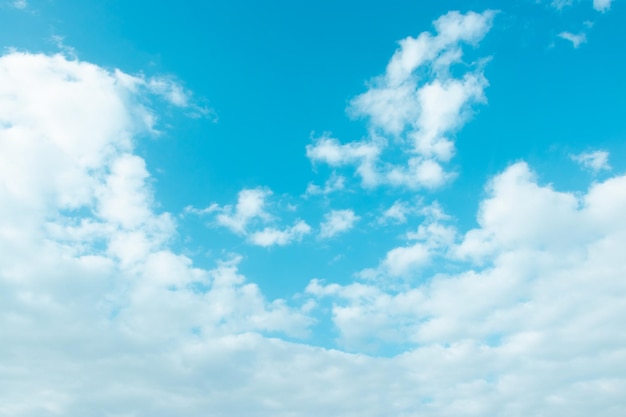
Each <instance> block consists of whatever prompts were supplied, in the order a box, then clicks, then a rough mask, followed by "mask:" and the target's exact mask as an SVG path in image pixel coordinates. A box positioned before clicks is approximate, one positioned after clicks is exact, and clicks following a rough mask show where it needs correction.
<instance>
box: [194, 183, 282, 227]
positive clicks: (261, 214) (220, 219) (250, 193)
mask: <svg viewBox="0 0 626 417" xmlns="http://www.w3.org/2000/svg"><path fill="white" fill-rule="evenodd" d="M271 195H272V192H271V191H270V190H268V189H266V188H251V189H243V190H241V191H240V192H239V194H238V195H237V204H236V205H235V206H234V207H233V206H231V205H227V206H224V207H219V206H216V205H211V206H209V207H208V208H207V209H205V211H208V212H212V211H216V212H219V214H218V215H217V216H216V217H215V220H216V222H217V224H219V225H220V226H224V227H226V228H228V229H230V230H231V231H232V232H233V233H237V234H239V235H245V234H247V233H248V230H247V228H248V226H249V225H250V223H251V222H253V221H255V220H259V221H260V222H268V221H270V220H271V219H272V216H270V214H269V213H267V211H266V210H265V208H266V205H267V203H266V200H267V198H268V197H269V196H271Z"/></svg>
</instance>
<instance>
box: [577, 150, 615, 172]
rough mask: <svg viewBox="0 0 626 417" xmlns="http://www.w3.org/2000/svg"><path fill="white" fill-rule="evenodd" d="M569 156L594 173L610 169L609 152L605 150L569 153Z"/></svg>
mask: <svg viewBox="0 0 626 417" xmlns="http://www.w3.org/2000/svg"><path fill="white" fill-rule="evenodd" d="M570 157H571V158H572V160H573V161H575V162H577V163H579V164H580V166H582V167H583V168H587V169H590V170H591V171H593V172H596V173H597V172H600V171H604V170H610V169H611V166H610V165H609V153H608V152H607V151H593V152H583V153H581V154H578V155H570Z"/></svg>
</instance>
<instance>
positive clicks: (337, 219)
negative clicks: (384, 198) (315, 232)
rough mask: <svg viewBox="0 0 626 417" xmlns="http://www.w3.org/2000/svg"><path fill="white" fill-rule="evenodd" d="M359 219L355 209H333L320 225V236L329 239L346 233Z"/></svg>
mask: <svg viewBox="0 0 626 417" xmlns="http://www.w3.org/2000/svg"><path fill="white" fill-rule="evenodd" d="M359 219H360V217H359V216H357V215H356V214H354V211H353V210H350V209H347V210H332V211H331V212H329V213H327V214H326V216H325V217H324V221H323V222H322V224H321V225H320V237H321V238H323V239H327V238H331V237H334V236H337V235H338V234H340V233H345V232H347V231H348V230H350V229H352V228H353V227H354V225H355V223H356V222H357V221H359Z"/></svg>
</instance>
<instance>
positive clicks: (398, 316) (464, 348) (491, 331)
mask: <svg viewBox="0 0 626 417" xmlns="http://www.w3.org/2000/svg"><path fill="white" fill-rule="evenodd" d="M624 190H626V176H616V177H613V178H610V179H608V180H606V181H604V182H601V183H594V184H592V186H591V187H590V189H589V190H588V191H587V192H583V193H564V192H559V191H556V190H554V189H553V188H552V187H550V186H545V185H540V184H538V183H537V180H536V178H535V176H534V175H533V173H532V172H531V171H530V169H529V168H528V166H527V165H526V164H524V163H519V164H515V165H512V166H511V167H509V168H508V169H507V170H505V171H504V172H503V173H501V174H500V175H498V176H496V177H495V178H494V179H493V180H492V181H491V184H490V186H489V189H488V192H489V195H488V197H487V198H486V199H485V200H484V201H483V203H482V204H481V209H480V211H479V216H478V221H479V225H480V226H479V227H478V228H476V229H474V230H471V231H469V232H467V233H466V234H465V235H464V236H462V238H461V242H462V243H461V247H463V246H464V245H467V243H468V242H469V241H470V240H471V241H472V246H473V248H474V249H478V251H477V252H474V253H475V254H477V253H478V252H480V253H482V256H483V257H482V258H481V259H480V261H482V264H479V263H476V264H473V265H472V264H463V263H462V264H456V266H455V268H454V269H455V270H456V271H455V272H454V273H441V274H438V275H435V276H433V277H430V278H426V277H422V278H420V280H419V281H414V285H409V286H395V287H394V286H393V285H390V284H389V283H387V282H385V281H378V282H377V283H376V284H374V283H366V284H363V283H352V284H347V285H339V284H333V283H330V284H325V283H324V282H322V281H319V280H313V281H311V283H310V284H309V286H308V288H307V292H308V293H309V294H311V295H312V296H314V297H315V298H319V299H324V298H328V299H330V300H332V318H333V321H334V323H335V325H336V327H337V329H338V331H339V335H340V336H339V340H338V341H339V342H340V343H341V344H343V345H344V346H346V347H347V348H349V349H355V350H359V351H361V350H363V349H376V347H377V346H380V345H381V344H382V345H385V344H388V343H391V344H400V345H403V344H409V345H413V346H416V348H415V349H414V350H412V351H410V353H403V354H401V355H399V356H397V357H396V358H394V361H395V360H399V359H400V358H404V359H405V360H406V361H420V360H425V359H426V358H429V359H430V360H432V362H431V363H428V364H427V363H424V362H422V363H421V366H422V367H421V368H420V371H419V372H418V376H417V378H418V379H419V380H420V381H423V383H424V384H425V385H428V386H431V387H432V385H431V384H434V385H436V386H439V388H436V389H434V390H433V391H430V390H429V389H428V388H425V387H424V386H420V387H419V388H416V389H415V393H416V395H419V394H418V393H420V394H422V395H423V394H424V393H425V392H428V393H429V395H428V396H429V400H428V401H426V403H425V404H422V405H420V406H415V408H414V409H412V411H413V412H414V413H415V414H424V415H433V416H446V415H463V416H470V415H500V416H509V415H514V416H520V417H521V416H523V415H540V414H550V415H555V416H566V415H576V416H580V417H583V416H585V415H586V413H592V414H593V413H598V412H601V413H602V414H606V415H614V416H618V415H620V413H622V412H623V410H624V409H626V403H625V402H624V399H623V398H621V397H620V396H618V392H620V391H619V390H620V389H622V388H623V387H626V368H624V366H623V361H624V359H626V354H625V352H624V344H625V343H626V336H624V333H623V332H622V331H621V328H622V327H623V320H624V317H626V303H624V300H625V299H626V285H625V281H624V279H623V277H624V274H625V273H626V266H625V264H624V262H623V259H622V258H623V255H622V248H623V246H624V244H626V215H625V213H626V192H625V191H624ZM439 236H441V235H439ZM427 242H428V240H426V241H425V243H427ZM454 242H455V239H452V240H447V243H446V244H445V246H447V247H448V248H449V249H451V252H449V254H448V256H452V257H454V248H455V246H456V244H455V243H454ZM466 249H467V247H466ZM485 249H488V250H485ZM412 258H416V256H413V257H412ZM477 261H478V260H477ZM449 262H453V259H451V260H450V261H449ZM453 265H455V264H454V263H453ZM459 269H460V270H459ZM430 355H432V356H430ZM418 358H419V359H418ZM520 358H523V360H520ZM413 363H416V362H413ZM431 366H432V368H431ZM442 366H443V367H446V366H454V367H455V369H456V370H457V371H458V372H459V373H458V374H450V373H448V372H445V373H443V374H439V373H436V372H433V371H432V370H430V369H434V368H439V367H442ZM434 374H437V375H439V376H440V377H441V378H443V380H445V382H443V381H442V380H437V381H436V378H434ZM461 381H463V382H461ZM439 384H442V385H439ZM446 384H447V385H448V386H450V387H451V386H455V388H454V389H450V390H448V389H445V388H443V385H446ZM418 385H419V384H418ZM580 395H583V396H584V398H585V400H584V401H581V400H579V398H580V397H579V396H580ZM594 395H599V396H600V397H602V400H598V401H597V402H596V403H595V404H594V405H593V406H591V405H589V404H588V403H587V399H589V398H592V397H593V398H596V397H594ZM594 401H595V399H594ZM512 403H515V406H511V404H512ZM581 407H583V408H585V410H584V411H583V410H582V409H581ZM599 410H601V411H599Z"/></svg>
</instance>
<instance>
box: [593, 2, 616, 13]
mask: <svg viewBox="0 0 626 417" xmlns="http://www.w3.org/2000/svg"><path fill="white" fill-rule="evenodd" d="M612 1H613V0H593V8H594V9H596V10H597V11H599V12H603V13H604V12H606V11H608V10H609V9H610V8H611V3H612Z"/></svg>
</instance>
